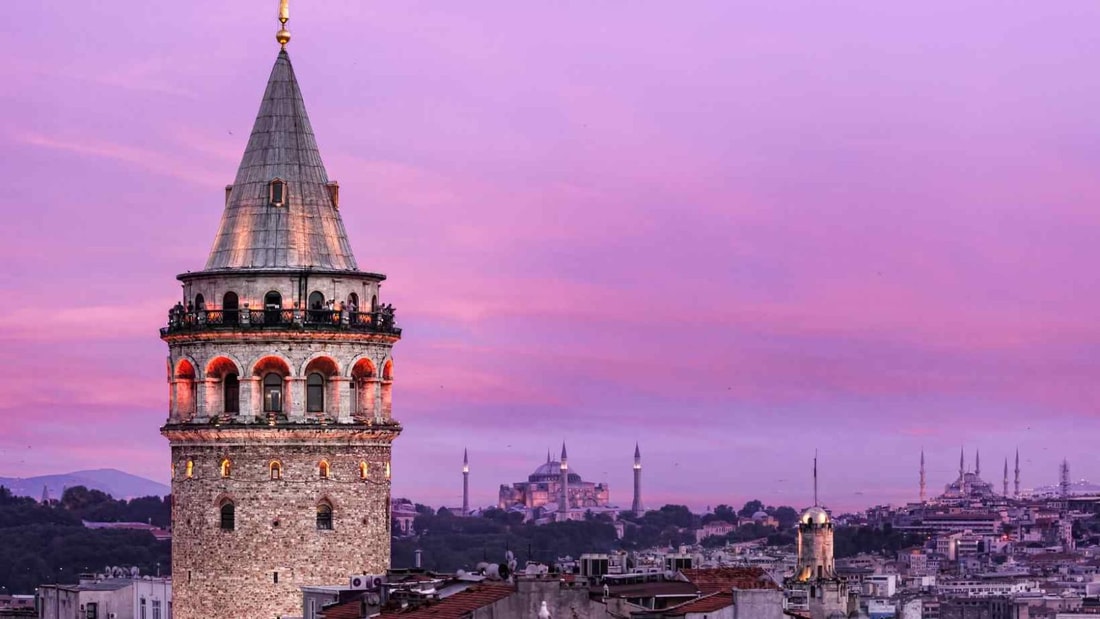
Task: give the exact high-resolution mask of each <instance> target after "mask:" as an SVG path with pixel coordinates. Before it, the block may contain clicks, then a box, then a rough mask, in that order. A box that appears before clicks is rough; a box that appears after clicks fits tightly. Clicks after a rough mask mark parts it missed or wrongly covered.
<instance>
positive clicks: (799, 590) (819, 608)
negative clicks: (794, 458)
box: [784, 456, 858, 619]
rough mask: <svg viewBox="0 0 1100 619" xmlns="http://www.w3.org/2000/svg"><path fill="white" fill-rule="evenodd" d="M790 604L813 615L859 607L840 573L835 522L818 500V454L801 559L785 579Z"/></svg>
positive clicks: (824, 618) (801, 528)
mask: <svg viewBox="0 0 1100 619" xmlns="http://www.w3.org/2000/svg"><path fill="white" fill-rule="evenodd" d="M784 589H785V594H786V596H787V604H788V608H790V609H791V610H792V611H795V612H796V613H798V614H799V615H802V616H809V617H810V619H828V618H830V617H835V616H838V614H839V616H848V614H849V611H851V610H852V609H853V606H854V607H856V608H858V594H857V595H856V596H855V599H854V601H853V598H852V596H851V595H850V592H849V590H848V585H847V581H845V580H844V579H842V578H839V577H838V576H837V574H836V563H835V558H834V555H833V522H832V519H831V518H830V517H829V513H828V512H827V511H825V509H824V508H823V507H821V506H820V505H819V504H818V502H817V457H816V456H815V457H814V505H813V507H810V508H809V509H807V510H806V511H804V512H802V515H801V516H800V517H799V519H798V562H797V564H796V566H795V571H794V575H793V576H791V577H790V578H788V579H787V581H786V582H785V583H784Z"/></svg>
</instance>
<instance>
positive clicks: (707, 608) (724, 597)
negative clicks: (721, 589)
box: [665, 593, 733, 617]
mask: <svg viewBox="0 0 1100 619" xmlns="http://www.w3.org/2000/svg"><path fill="white" fill-rule="evenodd" d="M732 605H733V594H732V593H712V594H710V595H705V596H703V597H701V598H699V599H698V600H692V601H690V602H685V603H684V604H681V605H679V606H677V607H675V608H670V609H669V610H668V611H666V612H665V614H666V615H668V616H669V617H680V616H682V615H686V614H688V613H713V612H717V611H719V610H722V609H723V608H725V607H727V606H732Z"/></svg>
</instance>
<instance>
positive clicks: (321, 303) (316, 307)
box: [306, 290, 325, 322]
mask: <svg viewBox="0 0 1100 619" xmlns="http://www.w3.org/2000/svg"><path fill="white" fill-rule="evenodd" d="M306 302H307V304H308V308H309V314H308V315H309V320H310V322H321V321H322V320H324V316H325V315H324V312H325V295H324V294H323V293H321V292H319V291H317V290H314V291H313V292H311V293H309V298H308V299H306Z"/></svg>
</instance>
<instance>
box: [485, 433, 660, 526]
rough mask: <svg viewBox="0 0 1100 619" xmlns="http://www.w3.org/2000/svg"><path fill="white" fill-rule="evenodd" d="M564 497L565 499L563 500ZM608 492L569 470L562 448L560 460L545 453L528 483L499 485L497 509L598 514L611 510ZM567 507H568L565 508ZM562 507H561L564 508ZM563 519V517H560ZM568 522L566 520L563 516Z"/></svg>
mask: <svg viewBox="0 0 1100 619" xmlns="http://www.w3.org/2000/svg"><path fill="white" fill-rule="evenodd" d="M635 467H636V468H635V504H634V506H635V508H636V509H640V505H641V499H640V496H638V495H639V493H640V478H641V455H640V453H639V452H638V451H637V447H635ZM563 497H567V498H566V499H565V500H563ZM610 501H611V489H610V488H609V487H608V485H607V484H606V483H595V482H591V481H584V479H583V478H582V477H581V475H580V473H578V472H577V471H576V470H570V469H569V460H568V456H567V455H566V451H565V445H564V444H562V446H561V459H560V460H553V459H551V457H550V452H549V451H548V452H546V462H545V463H543V464H541V465H539V467H538V468H536V469H535V470H534V472H533V473H531V474H530V475H528V476H527V481H520V482H516V483H513V484H512V485H510V486H509V485H507V484H501V486H500V498H499V501H498V505H497V506H498V507H499V508H500V509H506V510H517V509H522V510H525V511H526V510H536V509H552V510H553V511H555V512H564V513H570V512H571V513H575V514H583V513H584V512H585V511H587V510H589V509H593V510H594V511H600V510H601V509H606V508H608V507H610ZM566 503H567V504H566ZM563 504H564V505H563ZM563 515H564V514H563ZM565 517H566V518H568V517H569V516H565Z"/></svg>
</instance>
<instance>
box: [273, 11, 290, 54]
mask: <svg viewBox="0 0 1100 619" xmlns="http://www.w3.org/2000/svg"><path fill="white" fill-rule="evenodd" d="M288 19H290V0H279V23H280V24H282V26H283V27H282V28H280V29H279V31H278V32H276V33H275V40H276V41H278V42H279V45H280V46H282V48H283V49H286V44H287V42H289V41H290V31H289V30H287V29H286V22H287V20H288Z"/></svg>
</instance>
